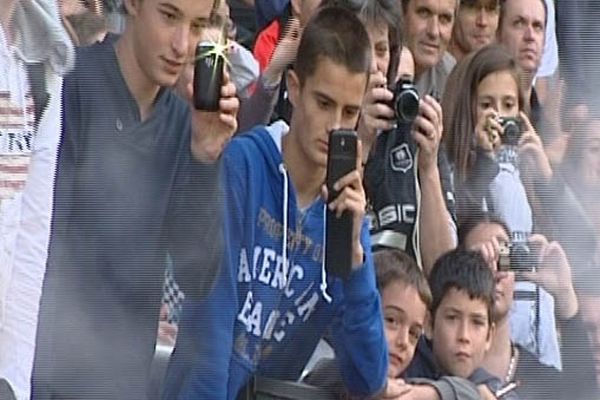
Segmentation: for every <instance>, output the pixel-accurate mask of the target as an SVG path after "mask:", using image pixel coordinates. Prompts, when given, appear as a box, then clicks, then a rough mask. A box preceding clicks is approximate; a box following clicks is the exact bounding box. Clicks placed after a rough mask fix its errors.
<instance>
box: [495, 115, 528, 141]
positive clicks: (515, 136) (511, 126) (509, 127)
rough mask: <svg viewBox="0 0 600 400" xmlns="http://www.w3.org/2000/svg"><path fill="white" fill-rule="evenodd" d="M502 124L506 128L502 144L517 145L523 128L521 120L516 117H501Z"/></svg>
mask: <svg viewBox="0 0 600 400" xmlns="http://www.w3.org/2000/svg"><path fill="white" fill-rule="evenodd" d="M499 122H500V125H502V128H504V135H502V144H504V145H506V146H517V145H518V144H519V139H521V134H522V133H523V128H522V126H521V120H520V119H518V118H514V117H500V119H499Z"/></svg>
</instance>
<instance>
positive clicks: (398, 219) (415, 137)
mask: <svg viewBox="0 0 600 400" xmlns="http://www.w3.org/2000/svg"><path fill="white" fill-rule="evenodd" d="M393 64H394V63H392V62H389V63H388V64H385V63H377V64H373V66H372V67H371V79H370V81H369V89H368V91H367V95H366V96H365V101H364V104H363V112H362V115H361V119H360V121H359V125H358V126H359V128H358V132H359V134H360V136H361V139H362V141H363V162H364V163H366V166H365V188H366V191H367V194H368V198H369V216H368V217H369V220H370V230H371V234H372V242H373V246H374V247H387V248H397V249H400V250H403V251H406V252H407V253H409V254H410V255H411V256H412V257H414V258H415V259H416V260H417V261H418V264H419V266H420V267H421V268H424V271H425V272H426V273H427V272H428V271H429V270H430V269H431V267H432V266H433V264H434V262H435V260H437V258H438V257H439V256H441V255H442V254H444V253H445V252H447V251H448V250H450V249H452V248H454V247H455V246H456V224H455V218H454V193H453V187H452V181H451V177H450V167H449V164H448V161H447V158H446V152H445V151H440V142H441V139H442V108H441V106H440V104H439V103H438V101H437V99H435V98H434V97H432V96H429V95H426V96H424V97H423V98H420V96H419V92H418V91H417V90H416V88H415V87H414V86H413V85H412V84H411V82H412V79H413V76H414V72H415V70H414V65H413V63H412V57H411V52H410V51H409V50H408V48H403V49H402V52H401V60H400V63H399V66H400V69H399V71H389V69H390V68H391V66H392V65H393ZM386 76H387V77H396V76H400V77H401V78H400V80H399V81H398V82H395V83H393V84H391V86H388V83H387V80H386V78H385V77H386ZM440 221H444V222H442V226H440Z"/></svg>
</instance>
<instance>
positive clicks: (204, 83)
mask: <svg viewBox="0 0 600 400" xmlns="http://www.w3.org/2000/svg"><path fill="white" fill-rule="evenodd" d="M217 49H218V44H217V43H213V42H200V43H199V44H198V46H196V58H195V61H194V107H195V108H196V109H197V110H203V111H218V110H219V99H220V98H221V86H223V65H224V63H225V59H224V57H225V56H224V55H223V54H220V52H219V51H217Z"/></svg>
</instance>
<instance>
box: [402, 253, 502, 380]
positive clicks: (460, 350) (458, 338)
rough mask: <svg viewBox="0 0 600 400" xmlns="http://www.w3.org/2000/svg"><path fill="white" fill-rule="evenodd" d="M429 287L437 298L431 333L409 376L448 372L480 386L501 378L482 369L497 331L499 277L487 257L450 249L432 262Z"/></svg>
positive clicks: (419, 348)
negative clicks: (497, 286) (491, 268)
mask: <svg viewBox="0 0 600 400" xmlns="http://www.w3.org/2000/svg"><path fill="white" fill-rule="evenodd" d="M429 287H430V289H431V294H432V299H433V301H432V303H431V307H430V326H429V332H427V339H424V340H422V341H421V342H420V343H419V346H418V347H417V354H416V355H415V358H414V359H413V363H412V364H411V365H410V366H409V368H408V371H407V376H408V377H426V378H431V379H437V378H439V377H441V376H445V375H449V376H457V377H461V378H465V379H468V380H470V381H471V382H473V383H475V384H477V385H480V384H486V385H488V386H489V385H492V384H495V383H497V380H498V379H497V378H495V377H493V376H491V375H489V374H488V373H487V372H486V371H484V370H483V369H481V368H480V367H481V364H482V361H483V358H484V356H485V353H486V351H488V350H489V348H490V346H491V341H492V338H493V336H494V330H495V325H494V322H493V318H492V316H493V314H492V311H493V307H494V295H495V282H494V276H493V274H492V272H491V270H490V269H489V267H488V265H487V263H486V261H485V259H484V258H483V256H482V255H481V254H479V253H477V252H471V251H465V250H462V249H457V250H453V251H451V252H449V253H447V254H445V255H444V256H442V257H440V259H439V260H438V261H437V262H436V263H435V265H434V266H433V269H432V271H431V274H430V275H429ZM494 387H496V386H494Z"/></svg>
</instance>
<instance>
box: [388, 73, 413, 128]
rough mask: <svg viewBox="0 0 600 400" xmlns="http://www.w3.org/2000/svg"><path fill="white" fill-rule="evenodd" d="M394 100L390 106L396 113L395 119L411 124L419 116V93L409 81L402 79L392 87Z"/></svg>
mask: <svg viewBox="0 0 600 400" xmlns="http://www.w3.org/2000/svg"><path fill="white" fill-rule="evenodd" d="M392 92H393V93H394V98H393V99H392V104H391V105H390V106H391V107H392V109H393V110H394V112H395V113H396V119H397V120H398V121H402V122H412V121H414V120H415V118H417V115H418V114H419V92H418V91H417V88H416V87H415V85H414V84H413V83H412V81H411V80H409V79H405V78H402V79H401V80H399V81H398V82H397V83H396V85H395V86H394V87H393V89H392Z"/></svg>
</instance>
